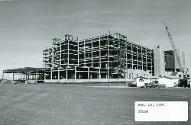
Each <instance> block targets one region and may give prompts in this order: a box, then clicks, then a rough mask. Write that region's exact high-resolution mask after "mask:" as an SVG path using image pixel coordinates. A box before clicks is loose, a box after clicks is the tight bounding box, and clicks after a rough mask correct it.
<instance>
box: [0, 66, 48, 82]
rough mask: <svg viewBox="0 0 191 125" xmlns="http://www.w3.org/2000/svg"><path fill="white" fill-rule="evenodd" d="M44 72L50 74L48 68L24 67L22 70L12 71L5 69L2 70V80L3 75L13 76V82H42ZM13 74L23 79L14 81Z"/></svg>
mask: <svg viewBox="0 0 191 125" xmlns="http://www.w3.org/2000/svg"><path fill="white" fill-rule="evenodd" d="M46 72H50V69H49V68H34V67H24V68H14V69H6V70H3V76H2V79H4V74H5V73H12V74H13V81H16V80H20V81H27V80H35V81H42V80H44V77H45V76H44V75H45V73H46ZM15 74H17V75H22V76H23V77H22V78H20V79H15Z"/></svg>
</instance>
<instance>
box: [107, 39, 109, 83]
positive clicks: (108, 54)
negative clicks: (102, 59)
mask: <svg viewBox="0 0 191 125" xmlns="http://www.w3.org/2000/svg"><path fill="white" fill-rule="evenodd" d="M107 46H108V49H107V55H108V65H107V67H108V72H107V78H108V79H109V38H108V36H107Z"/></svg>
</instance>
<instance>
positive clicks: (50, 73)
mask: <svg viewBox="0 0 191 125" xmlns="http://www.w3.org/2000/svg"><path fill="white" fill-rule="evenodd" d="M52 72H53V71H52V68H51V69H50V79H51V80H52Z"/></svg>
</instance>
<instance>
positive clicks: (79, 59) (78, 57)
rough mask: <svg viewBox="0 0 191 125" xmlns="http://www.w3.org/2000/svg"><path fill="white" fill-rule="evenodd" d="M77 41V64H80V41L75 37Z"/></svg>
mask: <svg viewBox="0 0 191 125" xmlns="http://www.w3.org/2000/svg"><path fill="white" fill-rule="evenodd" d="M77 42H78V66H79V65H80V43H79V41H78V38H77Z"/></svg>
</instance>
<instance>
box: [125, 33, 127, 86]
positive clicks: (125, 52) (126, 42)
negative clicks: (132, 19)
mask: <svg viewBox="0 0 191 125" xmlns="http://www.w3.org/2000/svg"><path fill="white" fill-rule="evenodd" d="M125 64H126V65H125V66H126V68H125V79H126V80H127V74H128V73H127V69H128V60H127V36H126V37H125ZM125 83H126V85H127V82H126V81H125Z"/></svg>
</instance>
